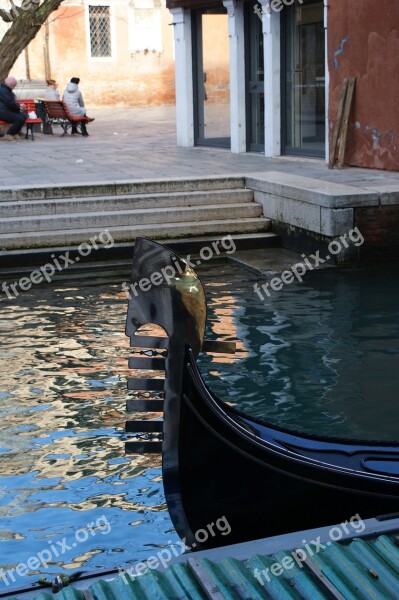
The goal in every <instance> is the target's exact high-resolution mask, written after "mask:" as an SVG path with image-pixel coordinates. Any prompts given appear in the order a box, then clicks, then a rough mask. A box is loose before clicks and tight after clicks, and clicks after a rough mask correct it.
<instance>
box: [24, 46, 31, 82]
mask: <svg viewBox="0 0 399 600" xmlns="http://www.w3.org/2000/svg"><path fill="white" fill-rule="evenodd" d="M25 71H26V79H28V80H30V64H29V50H28V48H25Z"/></svg>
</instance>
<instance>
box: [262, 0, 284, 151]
mask: <svg viewBox="0 0 399 600" xmlns="http://www.w3.org/2000/svg"><path fill="white" fill-rule="evenodd" d="M260 2H261V4H262V30H263V50H264V59H265V155H266V156H268V157H272V156H280V155H281V87H280V86H281V76H280V70H281V48H280V12H278V11H276V10H272V8H271V6H270V0H260Z"/></svg>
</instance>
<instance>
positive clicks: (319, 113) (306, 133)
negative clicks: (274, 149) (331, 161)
mask: <svg viewBox="0 0 399 600" xmlns="http://www.w3.org/2000/svg"><path fill="white" fill-rule="evenodd" d="M282 73H283V76H282V106H283V110H282V141H283V151H284V153H285V154H301V155H308V156H316V157H324V155H325V135H326V132H325V110H326V104H325V94H326V90H325V32H324V5H323V2H322V1H314V0H309V1H308V2H306V3H305V4H302V5H300V6H298V5H293V6H291V7H286V8H285V9H284V11H283V15H282Z"/></svg>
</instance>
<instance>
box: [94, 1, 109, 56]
mask: <svg viewBox="0 0 399 600" xmlns="http://www.w3.org/2000/svg"><path fill="white" fill-rule="evenodd" d="M89 25H90V51H91V56H92V57H104V56H112V52H111V24H110V8H109V6H89Z"/></svg>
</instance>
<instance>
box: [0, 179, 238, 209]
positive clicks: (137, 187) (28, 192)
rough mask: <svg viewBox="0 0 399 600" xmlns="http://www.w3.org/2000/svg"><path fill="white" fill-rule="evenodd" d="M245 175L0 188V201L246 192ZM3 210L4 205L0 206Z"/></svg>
mask: <svg viewBox="0 0 399 600" xmlns="http://www.w3.org/2000/svg"><path fill="white" fill-rule="evenodd" d="M244 188H245V178H244V177H242V176H225V177H223V176H221V177H217V176H215V177H196V178H181V177H174V178H170V179H152V180H144V179H137V180H134V181H116V182H115V181H114V182H97V181H96V182H93V183H85V184H71V185H52V184H50V185H41V186H15V187H13V188H7V187H1V186H0V202H3V201H4V202H7V201H12V200H44V199H47V198H51V199H54V198H87V197H92V198H96V197H98V196H122V195H125V194H136V195H137V194H140V195H141V194H170V193H173V192H195V191H207V190H229V189H244ZM0 208H1V205H0Z"/></svg>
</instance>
